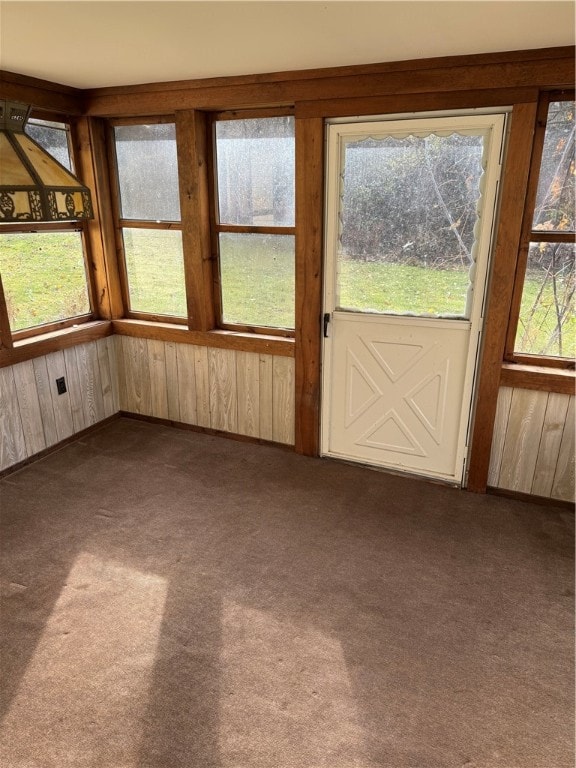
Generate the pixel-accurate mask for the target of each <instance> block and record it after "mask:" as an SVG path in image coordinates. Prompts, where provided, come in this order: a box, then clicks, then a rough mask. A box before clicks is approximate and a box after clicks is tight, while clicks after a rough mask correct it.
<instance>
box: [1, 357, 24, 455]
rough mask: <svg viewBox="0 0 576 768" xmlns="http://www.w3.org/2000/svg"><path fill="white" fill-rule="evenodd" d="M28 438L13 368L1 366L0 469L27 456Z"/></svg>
mask: <svg viewBox="0 0 576 768" xmlns="http://www.w3.org/2000/svg"><path fill="white" fill-rule="evenodd" d="M26 455H27V453H26V440H25V438H24V430H23V429H22V420H21V416H20V410H19V408H18V398H17V397H16V384H15V382H14V372H13V371H12V368H0V470H3V469H6V467H10V466H12V464H17V463H18V462H19V461H22V460H23V459H25V458H26Z"/></svg>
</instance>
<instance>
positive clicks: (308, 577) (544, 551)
mask: <svg viewBox="0 0 576 768" xmlns="http://www.w3.org/2000/svg"><path fill="white" fill-rule="evenodd" d="M0 493H1V497H0V499H1V512H2V515H1V523H2V546H3V551H2V560H1V567H2V582H1V583H2V591H3V597H4V600H3V608H2V620H1V626H2V633H3V653H2V676H3V683H2V708H1V711H0V712H1V715H2V722H1V727H0V736H1V744H2V747H1V752H0V763H1V764H2V766H3V767H4V768H196V767H197V768H375V767H376V766H378V767H381V768H565V767H566V768H568V767H569V766H572V765H573V749H572V744H573V725H572V723H573V671H572V649H573V639H572V638H573V634H572V630H573V623H572V616H573V610H572V609H573V594H574V593H573V560H572V543H573V516H572V515H571V514H570V513H568V512H566V511H565V510H563V509H561V508H556V507H539V506H537V505H534V504H527V503H522V502H519V501H511V500H507V499H503V498H496V497H489V496H488V497H486V496H484V497H483V496H477V495H474V494H469V493H464V492H462V491H457V490H454V489H451V488H446V487H442V486H438V485H432V484H430V483H426V482H423V481H415V480H409V479H404V478H400V477H395V476H391V475H387V474H384V473H379V472H374V471H371V470H368V469H364V468H361V467H352V466H347V465H342V464H338V463H336V462H331V461H326V460H320V459H309V458H305V457H301V456H296V455H294V454H292V453H290V452H286V451H282V450H279V449H277V448H273V447H268V446H257V445H252V444H247V443H241V442H234V441H231V440H226V439H223V438H218V437H211V436H206V435H200V434H196V433H193V432H187V431H180V430H176V429H170V428H168V427H164V426H158V425H152V424H148V423H145V422H139V421H134V420H129V419H121V420H118V421H115V422H113V423H111V424H109V425H107V426H105V427H103V428H102V429H100V430H99V431H97V432H94V433H92V434H91V435H90V436H88V437H85V438H83V439H81V440H79V441H77V442H75V443H72V444H70V445H68V446H67V447H65V448H63V449H62V450H60V451H58V452H57V453H54V454H52V455H50V456H48V457H46V458H44V459H42V460H41V461H39V462H37V463H35V464H33V465H31V466H28V467H26V468H24V469H23V470H21V471H19V472H17V473H15V474H13V475H10V476H8V477H6V478H4V479H3V480H2V481H1V482H0Z"/></svg>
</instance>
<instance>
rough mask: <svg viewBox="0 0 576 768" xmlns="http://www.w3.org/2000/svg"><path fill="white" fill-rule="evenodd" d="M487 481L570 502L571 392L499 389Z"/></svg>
mask: <svg viewBox="0 0 576 768" xmlns="http://www.w3.org/2000/svg"><path fill="white" fill-rule="evenodd" d="M489 485H490V486H492V487H495V488H502V489H505V490H509V491H515V492H518V493H522V494H530V495H533V496H542V497H548V498H553V499H558V500H562V501H574V395H566V394H560V393H556V392H550V393H548V392H540V391H538V390H528V389H512V388H511V387H502V388H501V389H500V392H499V396H498V407H497V411H496V419H495V425H494V436H493V440H492V456H491V462H490V474H489Z"/></svg>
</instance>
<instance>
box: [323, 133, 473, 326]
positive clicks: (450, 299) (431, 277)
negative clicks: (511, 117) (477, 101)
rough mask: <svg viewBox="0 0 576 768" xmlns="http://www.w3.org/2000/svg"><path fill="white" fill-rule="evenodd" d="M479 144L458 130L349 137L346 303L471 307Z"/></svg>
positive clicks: (344, 205) (343, 245)
mask: <svg viewBox="0 0 576 768" xmlns="http://www.w3.org/2000/svg"><path fill="white" fill-rule="evenodd" d="M482 152H483V137H482V136H477V135H476V136H474V135H461V134H457V133H453V134H452V135H449V136H444V135H443V136H438V135H435V134H431V135H428V136H424V137H422V136H405V137H395V136H386V137H383V138H372V137H369V138H366V139H363V140H360V141H358V140H351V141H348V142H347V143H346V144H345V147H344V153H345V154H344V174H343V178H342V187H341V199H340V237H339V243H338V253H337V257H338V299H337V305H338V307H339V308H340V309H347V310H356V311H362V312H387V313H395V314H409V315H427V316H455V317H466V316H467V311H468V310H467V304H468V294H469V289H470V269H471V267H472V266H473V264H474V260H475V253H474V248H475V234H474V229H475V225H476V222H477V219H478V216H477V205H478V201H479V198H480V194H481V191H480V178H481V176H482Z"/></svg>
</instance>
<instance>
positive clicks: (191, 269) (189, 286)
mask: <svg viewBox="0 0 576 768" xmlns="http://www.w3.org/2000/svg"><path fill="white" fill-rule="evenodd" d="M176 140H177V146H178V176H179V180H180V215H181V218H182V248H183V251H184V275H185V282H186V296H187V302H188V323H189V328H190V329H191V330H195V331H210V330H212V329H213V328H214V325H215V319H214V295H213V290H212V286H213V275H212V272H213V269H212V252H211V247H210V214H209V211H210V206H209V192H208V188H209V187H208V162H207V159H208V158H207V151H208V147H207V136H206V115H205V114H204V113H203V112H198V111H197V110H187V111H185V112H177V113H176Z"/></svg>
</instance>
